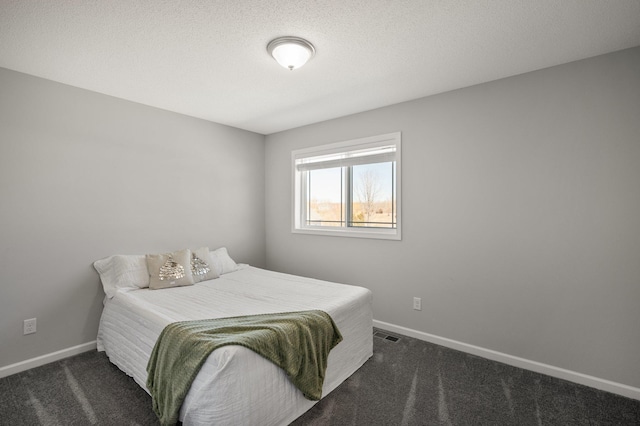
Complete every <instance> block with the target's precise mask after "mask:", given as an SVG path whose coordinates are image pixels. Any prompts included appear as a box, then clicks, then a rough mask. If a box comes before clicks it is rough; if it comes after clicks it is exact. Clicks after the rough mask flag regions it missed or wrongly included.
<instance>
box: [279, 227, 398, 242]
mask: <svg viewBox="0 0 640 426" xmlns="http://www.w3.org/2000/svg"><path fill="white" fill-rule="evenodd" d="M291 232H292V233H293V234H308V235H324V236H326V237H347V238H370V239H378V240H397V241H399V240H402V235H401V232H400V230H399V229H372V228H365V229H358V228H350V229H348V230H347V229H340V228H337V229H327V228H313V227H306V228H293V229H292V230H291Z"/></svg>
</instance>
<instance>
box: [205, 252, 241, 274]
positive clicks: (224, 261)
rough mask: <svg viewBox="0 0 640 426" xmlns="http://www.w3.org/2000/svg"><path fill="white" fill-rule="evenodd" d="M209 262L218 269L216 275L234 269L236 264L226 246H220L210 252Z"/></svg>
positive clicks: (236, 267) (236, 266)
mask: <svg viewBox="0 0 640 426" xmlns="http://www.w3.org/2000/svg"><path fill="white" fill-rule="evenodd" d="M211 263H213V266H214V267H215V268H216V271H218V275H222V274H227V273H229V272H233V271H236V270H237V269H238V265H237V264H236V262H234V261H233V259H231V257H230V256H229V253H228V252H227V248H226V247H221V248H219V249H217V250H213V251H212V252H211Z"/></svg>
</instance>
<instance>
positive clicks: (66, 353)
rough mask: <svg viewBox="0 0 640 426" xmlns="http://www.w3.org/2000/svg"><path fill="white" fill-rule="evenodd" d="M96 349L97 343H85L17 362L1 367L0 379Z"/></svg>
mask: <svg viewBox="0 0 640 426" xmlns="http://www.w3.org/2000/svg"><path fill="white" fill-rule="evenodd" d="M95 349H96V341H95V340H93V341H91V342H87V343H83V344H81V345H78V346H73V347H70V348H66V349H62V350H60V351H57V352H52V353H50V354H45V355H42V356H39V357H36V358H31V359H28V360H26V361H21V362H16V363H15V364H11V365H7V366H6V367H0V379H1V378H3V377H7V376H11V375H12V374H16V373H21V372H23V371H26V370H30V369H32V368H36V367H40V366H41V365H45V364H49V363H50V362H54V361H58V360H61V359H64V358H69V357H70V356H74V355H78V354H81V353H83V352H88V351H91V350H95Z"/></svg>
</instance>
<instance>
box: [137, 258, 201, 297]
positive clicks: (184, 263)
mask: <svg viewBox="0 0 640 426" xmlns="http://www.w3.org/2000/svg"><path fill="white" fill-rule="evenodd" d="M146 259H147V268H148V269H149V288H150V289H152V290H157V289H161V288H169V287H180V286H183V285H193V275H192V273H191V250H189V249H185V250H180V251H175V252H173V253H166V254H148V255H147V256H146Z"/></svg>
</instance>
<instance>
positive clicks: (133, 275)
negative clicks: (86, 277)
mask: <svg viewBox="0 0 640 426" xmlns="http://www.w3.org/2000/svg"><path fill="white" fill-rule="evenodd" d="M93 267H94V268H96V271H98V274H100V281H102V287H103V288H104V292H105V294H106V295H107V297H108V298H109V299H111V298H112V297H113V296H115V294H116V292H117V291H118V289H120V288H144V287H149V271H148V269H147V261H146V259H145V256H144V255H121V254H117V255H114V256H109V257H106V258H104V259H100V260H96V261H95V262H93Z"/></svg>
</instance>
